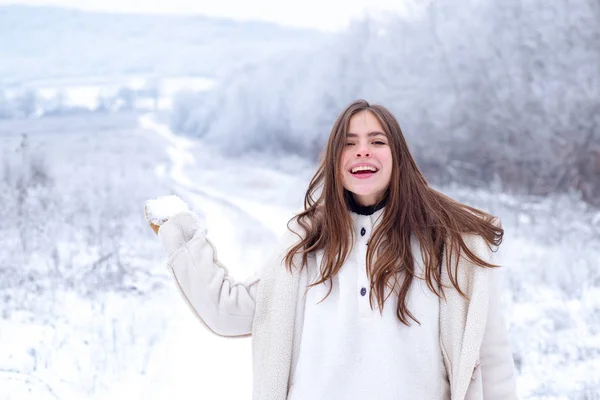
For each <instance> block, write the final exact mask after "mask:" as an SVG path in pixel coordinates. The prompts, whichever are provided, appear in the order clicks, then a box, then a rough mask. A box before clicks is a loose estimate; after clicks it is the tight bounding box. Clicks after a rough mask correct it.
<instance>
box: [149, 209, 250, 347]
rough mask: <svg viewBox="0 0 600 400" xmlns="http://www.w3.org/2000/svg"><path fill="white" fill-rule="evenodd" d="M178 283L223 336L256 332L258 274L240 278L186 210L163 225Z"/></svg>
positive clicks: (163, 238) (161, 231)
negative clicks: (237, 278)
mask: <svg viewBox="0 0 600 400" xmlns="http://www.w3.org/2000/svg"><path fill="white" fill-rule="evenodd" d="M158 235H159V238H160V239H161V241H162V243H163V246H164V247H165V250H166V251H167V254H168V255H169V259H168V261H167V266H168V268H169V269H170V270H171V271H172V273H173V277H174V279H175V283H176V285H177V286H178V288H179V289H180V292H181V294H182V296H183V298H184V300H185V301H186V302H187V304H188V305H189V306H190V308H191V310H192V312H193V313H194V314H195V315H196V316H197V317H198V319H199V320H200V321H201V322H202V323H204V325H206V327H207V328H208V329H209V330H211V331H212V332H213V333H215V334H217V335H219V336H226V337H236V336H247V335H250V334H251V332H252V320H253V317H254V309H255V300H256V292H257V288H258V284H259V279H258V277H254V278H252V279H249V280H248V281H246V282H237V281H235V280H234V279H233V278H232V277H230V276H229V273H228V271H227V268H225V266H223V265H222V264H221V263H220V262H219V261H218V259H217V255H216V250H215V248H214V246H213V244H212V243H211V242H210V241H209V240H208V239H207V238H206V235H205V230H204V223H203V221H202V220H201V218H199V217H198V215H196V214H194V213H192V212H184V213H180V214H177V215H176V216H174V217H172V218H171V219H169V220H168V221H167V222H165V223H164V224H163V225H162V226H161V227H160V229H159V232H158Z"/></svg>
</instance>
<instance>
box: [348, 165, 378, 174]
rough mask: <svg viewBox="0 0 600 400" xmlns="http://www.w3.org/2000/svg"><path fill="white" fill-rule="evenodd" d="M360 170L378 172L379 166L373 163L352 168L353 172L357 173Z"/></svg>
mask: <svg viewBox="0 0 600 400" xmlns="http://www.w3.org/2000/svg"><path fill="white" fill-rule="evenodd" d="M358 171H373V172H377V168H375V167H373V166H371V165H362V166H360V167H354V168H352V171H350V172H352V173H353V174H355V173H357V172H358Z"/></svg>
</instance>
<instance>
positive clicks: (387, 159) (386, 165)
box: [340, 110, 393, 206]
mask: <svg viewBox="0 0 600 400" xmlns="http://www.w3.org/2000/svg"><path fill="white" fill-rule="evenodd" d="M340 163H341V165H340V169H341V173H342V184H343V185H344V188H345V189H346V190H348V191H350V192H352V193H353V195H354V199H355V200H356V202H357V203H358V204H360V205H363V206H369V205H373V204H375V203H377V202H378V201H379V200H380V199H381V198H382V197H383V195H384V193H385V191H386V189H387V187H388V186H389V184H390V179H391V176H392V165H393V162H392V151H391V149H390V146H389V140H388V138H387V136H386V134H385V133H384V130H383V127H382V126H381V124H380V123H379V120H378V119H377V117H375V115H373V114H372V113H371V112H370V111H368V110H364V111H360V112H358V113H356V114H354V116H352V118H351V119H350V124H349V125H348V132H347V134H346V142H345V146H344V150H343V151H342V157H341V160H340Z"/></svg>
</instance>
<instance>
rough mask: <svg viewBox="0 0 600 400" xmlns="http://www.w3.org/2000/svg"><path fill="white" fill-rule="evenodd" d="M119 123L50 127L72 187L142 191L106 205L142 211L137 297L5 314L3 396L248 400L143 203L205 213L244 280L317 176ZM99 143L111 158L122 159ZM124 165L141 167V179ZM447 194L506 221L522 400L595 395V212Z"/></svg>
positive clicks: (599, 318)
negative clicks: (180, 285) (168, 203)
mask: <svg viewBox="0 0 600 400" xmlns="http://www.w3.org/2000/svg"><path fill="white" fill-rule="evenodd" d="M72 122H73V121H69V123H72ZM87 122H88V123H89V121H87ZM15 124H16V123H15ZM47 124H50V125H51V124H52V121H50V120H49V121H48V122H47ZM47 124H46V125H44V129H49V128H48V127H49V126H50V125H47ZM116 124H117V126H123V127H124V128H123V129H121V130H116V129H114V127H108V128H107V129H106V130H105V131H102V130H100V131H99V132H97V134H96V135H97V136H100V135H103V136H102V138H103V139H104V140H98V138H95V137H91V136H89V135H88V136H85V137H83V136H82V137H79V139H78V136H77V132H76V129H75V128H72V129H73V130H74V131H73V132H72V135H71V133H69V132H63V131H62V130H60V129H58V128H56V131H57V132H58V131H61V135H62V138H63V140H66V141H67V142H70V143H71V144H72V145H73V146H75V145H77V146H78V147H76V149H77V151H80V152H81V151H89V154H87V155H86V157H87V158H88V159H89V164H88V165H83V166H81V165H80V166H79V168H78V174H76V176H74V177H73V179H74V180H76V181H77V182H79V183H78V184H79V185H83V184H84V183H83V181H85V180H90V179H92V180H94V179H99V178H97V177H98V175H94V174H98V173H99V171H102V170H105V169H107V167H108V171H107V172H105V174H108V177H107V178H106V179H107V181H106V182H108V183H110V182H111V181H110V179H114V177H115V176H121V174H125V175H124V176H128V175H127V174H134V175H133V176H134V179H135V181H136V182H139V188H137V189H132V188H127V187H126V185H127V184H128V183H127V182H130V181H123V182H124V183H122V186H119V185H120V183H119V182H120V181H116V180H115V181H114V185H115V186H116V187H117V188H118V189H119V190H117V191H116V193H112V192H111V193H110V196H113V197H110V198H109V200H110V199H114V198H116V199H117V200H119V199H120V200H121V201H122V202H125V203H128V202H135V204H129V206H130V208H131V209H132V210H136V208H137V207H139V215H127V218H126V225H125V227H124V228H122V229H123V230H125V231H126V232H127V233H126V235H125V234H124V236H123V237H122V238H121V241H125V243H124V245H125V246H126V248H128V249H130V250H129V252H124V257H125V256H128V257H130V258H128V262H129V264H130V265H134V266H137V267H139V268H140V270H142V271H145V275H144V274H142V273H141V272H136V274H134V275H133V278H131V282H130V283H129V285H131V286H133V287H135V288H137V289H136V290H134V291H111V290H106V291H101V292H99V293H98V294H96V295H95V296H94V295H92V296H90V295H86V296H84V295H82V294H81V293H80V292H78V291H76V290H72V289H71V288H68V287H66V288H60V287H59V288H52V287H51V288H46V289H45V291H40V292H39V293H38V297H39V299H38V301H37V302H34V303H30V304H32V306H31V309H29V310H23V309H21V310H15V311H12V312H10V313H7V312H4V314H3V315H4V319H0V399H46V398H48V399H57V398H58V399H81V398H90V399H95V400H104V399H113V398H131V399H134V398H135V399H137V398H140V399H142V398H143V399H157V400H158V399H167V398H178V399H197V398H208V399H249V398H250V396H251V394H250V393H251V359H250V344H251V341H250V339H222V338H218V337H215V336H213V335H211V334H210V333H208V332H207V331H206V330H205V329H204V328H203V327H202V325H201V324H199V323H197V321H195V319H194V317H193V316H192V314H191V313H190V312H189V310H188V309H187V306H186V305H185V303H184V302H183V301H181V299H180V298H179V294H178V292H177V291H176V289H175V286H174V285H173V284H172V282H171V280H170V277H169V275H168V273H167V271H166V270H165V269H164V267H163V262H164V256H163V255H162V252H161V249H160V244H159V242H158V241H157V239H156V238H155V237H154V236H153V233H152V231H151V230H150V228H149V227H147V226H145V223H144V220H143V216H142V207H143V200H144V199H145V198H149V197H155V196H158V195H164V194H177V195H179V196H180V197H182V198H184V199H185V200H186V201H187V202H188V203H190V205H191V207H192V208H193V209H196V210H200V211H202V212H203V213H205V214H206V216H207V222H208V226H209V233H208V234H209V237H210V238H211V239H212V240H213V241H214V242H215V244H216V246H217V248H218V249H220V251H219V253H218V257H219V258H220V259H221V261H223V262H224V264H226V265H227V266H228V267H229V269H230V271H231V273H232V275H233V276H235V277H237V278H238V279H244V278H246V277H248V276H249V275H251V274H252V273H253V272H254V271H255V270H256V269H258V267H259V260H260V259H261V258H262V257H263V255H264V253H265V252H267V251H268V248H269V243H271V242H272V241H273V240H274V239H275V237H276V236H278V235H279V234H280V233H281V232H282V231H283V230H284V229H285V222H286V221H287V219H288V218H289V217H291V216H292V215H293V213H294V211H297V210H298V209H299V208H300V206H301V202H302V196H303V191H304V189H305V187H306V184H307V182H308V179H309V177H310V173H311V172H312V170H311V168H310V167H309V166H307V165H305V164H302V163H301V162H298V161H290V162H289V163H286V162H281V161H279V162H278V163H277V162H276V161H273V160H262V159H260V158H258V157H254V158H253V157H251V156H248V157H247V158H245V159H244V160H242V161H238V162H232V161H231V160H227V159H223V158H221V157H220V156H218V155H216V153H215V152H213V151H211V149H210V147H209V146H206V144H204V143H201V142H196V141H191V140H188V139H185V138H181V137H177V136H174V135H173V134H172V133H171V132H170V131H169V130H168V129H167V128H166V127H165V126H164V125H162V124H160V123H157V122H156V121H155V120H154V119H153V118H152V116H150V115H141V116H139V117H138V116H134V117H131V118H129V117H128V118H126V119H125V120H124V121H120V122H118V123H116ZM72 125H73V124H72ZM75 125H76V124H75ZM81 126H82V129H84V127H85V124H82V125H81ZM109 128H110V129H109ZM22 130H23V126H21V127H18V126H17V127H15V128H14V129H12V130H11V131H14V132H19V131H22ZM30 131H33V132H35V129H30ZM117 131H118V133H115V132H117ZM110 132H113V133H110ZM0 134H2V131H1V128H0ZM46 136H47V135H44V137H46ZM3 137H4V138H6V137H8V136H6V135H5V136H3ZM46 140H48V142H44V143H43V144H42V145H41V147H42V148H45V149H47V150H48V151H49V152H51V153H52V154H54V157H57V159H55V160H51V161H50V162H51V163H52V165H59V166H61V168H62V169H65V171H62V172H60V171H59V172H57V174H59V175H62V174H65V176H68V175H67V171H66V170H67V169H72V168H73V167H74V166H73V165H70V164H69V162H68V161H67V160H70V159H72V158H73V157H76V155H75V154H73V150H71V151H65V150H63V151H64V154H61V153H60V149H61V146H63V147H62V148H66V147H64V145H61V144H60V143H56V141H53V140H51V139H46ZM79 142H81V143H79ZM77 143H79V144H77ZM115 143H118V145H117V148H118V151H117V150H115V149H114V146H115ZM53 146H54V147H53ZM110 146H113V147H110ZM104 147H106V148H110V151H109V152H110V153H111V154H112V153H116V152H120V153H119V155H118V157H119V158H118V160H119V161H118V162H117V161H114V160H115V158H109V157H110V155H109V154H108V152H107V153H106V154H105V153H104V151H105V150H103V148H104ZM136 152H139V154H136ZM69 157H70V158H69ZM106 160H111V161H110V162H109V165H106V162H107V161H106ZM131 160H135V162H137V163H139V164H140V165H143V168H141V169H139V168H138V169H139V171H137V170H136V168H134V166H133V164H132V163H133V161H131ZM103 162H104V164H103ZM128 165H129V167H128ZM61 168H59V170H60V169H61ZM136 171H137V172H136ZM136 174H138V175H136ZM129 176H130V175H129ZM90 177H95V178H90ZM130 179H131V178H130ZM60 190H64V191H66V190H67V187H66V186H61V187H60ZM128 190H129V191H128ZM444 191H446V192H447V193H449V194H450V195H452V196H454V197H457V198H459V199H461V200H463V201H466V202H469V203H470V204H473V205H476V206H479V207H482V208H484V209H487V210H490V211H491V212H493V213H495V214H497V215H500V216H501V218H502V220H503V223H504V227H505V229H506V232H507V234H506V240H505V244H504V246H503V250H502V254H501V257H502V258H501V260H502V263H503V265H505V271H504V277H505V278H506V279H505V281H506V285H505V299H504V301H505V303H506V313H507V319H508V321H509V325H510V333H511V340H512V342H513V347H514V352H515V359H516V363H517V367H518V371H519V374H520V376H519V380H518V387H519V393H520V396H521V398H524V399H598V398H600V394H599V393H600V378H599V377H600V374H598V373H597V371H600V266H599V264H598V260H600V214H599V213H598V212H597V211H593V210H589V209H587V208H586V207H585V206H584V205H582V204H580V203H578V202H577V201H575V200H573V199H570V198H564V197H560V198H555V199H516V198H513V197H510V196H505V195H493V194H489V193H485V192H474V191H466V190H463V189H461V188H446V189H445V190H444ZM88 192H89V190H88ZM128 193H129V195H128ZM90 196H92V195H90ZM115 196H116V197H115ZM119 196H120V197H119ZM123 196H128V197H123ZM129 196H130V197H129ZM89 199H90V200H92V197H90V198H89ZM107 201H108V200H107ZM65 204H66V203H65ZM109 211H112V210H109ZM128 213H129V214H130V213H131V212H129V211H128ZM265 215H270V216H271V217H270V218H268V219H265V218H264V216H265ZM74 240H75V239H74ZM81 246H82V247H83V248H84V249H85V244H81ZM90 257H91V256H90ZM76 260H77V259H76ZM84 264H85V263H84ZM134 271H138V270H137V269H134ZM10 293H13V292H10ZM15 293H16V292H15ZM4 299H5V304H9V303H10V299H7V298H6V296H5V297H4ZM34 300H35V299H33V300H32V299H30V300H29V301H34ZM595 371H596V372H595Z"/></svg>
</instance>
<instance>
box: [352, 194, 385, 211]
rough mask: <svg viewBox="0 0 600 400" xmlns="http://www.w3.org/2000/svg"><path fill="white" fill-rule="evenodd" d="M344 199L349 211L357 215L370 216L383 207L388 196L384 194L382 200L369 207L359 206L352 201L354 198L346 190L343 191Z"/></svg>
mask: <svg viewBox="0 0 600 400" xmlns="http://www.w3.org/2000/svg"><path fill="white" fill-rule="evenodd" d="M344 197H345V198H346V206H347V207H348V209H349V210H350V211H352V212H355V213H356V214H359V215H371V214H373V213H374V212H376V211H379V210H381V209H382V208H383V207H385V205H386V203H387V197H388V196H387V192H386V194H385V196H383V199H381V200H380V201H379V203H377V204H373V205H371V206H361V205H360V204H358V203H357V202H356V201H355V200H354V196H352V193H350V192H349V191H347V190H344Z"/></svg>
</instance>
